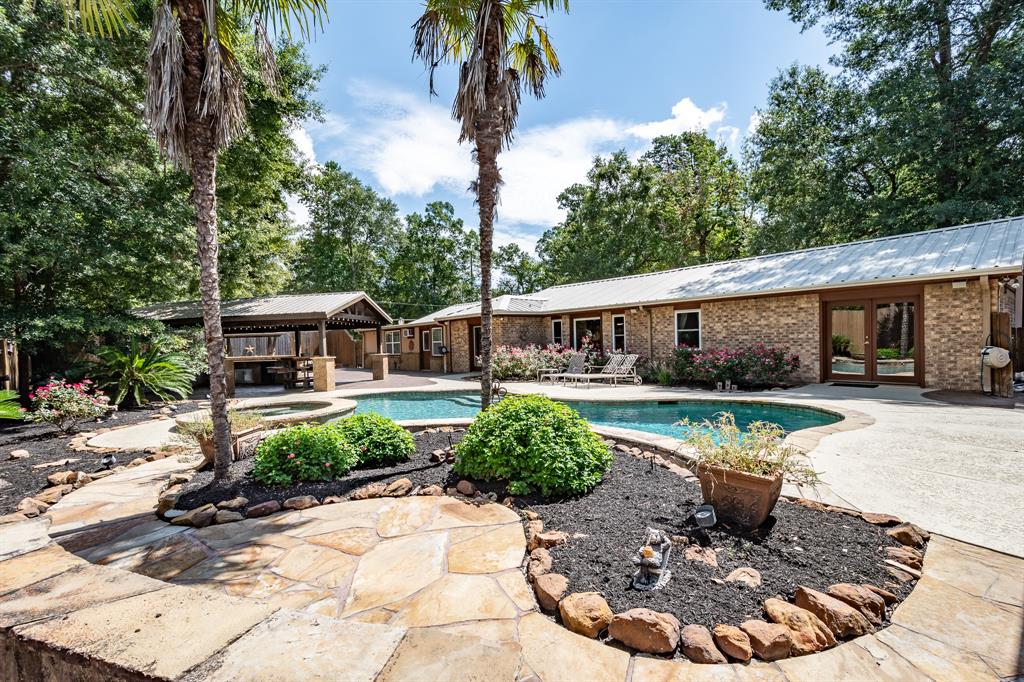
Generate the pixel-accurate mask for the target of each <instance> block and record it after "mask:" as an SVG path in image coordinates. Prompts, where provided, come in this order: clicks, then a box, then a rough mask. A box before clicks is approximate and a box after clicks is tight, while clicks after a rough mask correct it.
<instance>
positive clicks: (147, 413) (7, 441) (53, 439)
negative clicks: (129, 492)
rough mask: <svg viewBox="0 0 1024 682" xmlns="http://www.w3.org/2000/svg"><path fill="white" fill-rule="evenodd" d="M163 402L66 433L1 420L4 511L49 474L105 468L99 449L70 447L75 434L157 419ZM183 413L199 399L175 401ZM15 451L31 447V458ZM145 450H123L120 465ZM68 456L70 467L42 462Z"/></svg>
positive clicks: (1, 507)
mask: <svg viewBox="0 0 1024 682" xmlns="http://www.w3.org/2000/svg"><path fill="white" fill-rule="evenodd" d="M163 406H164V404H163V403H159V404H150V405H146V406H145V407H142V408H135V409H130V410H118V411H117V412H111V413H110V414H109V415H108V416H107V417H104V418H102V419H97V420H95V421H89V422H83V423H81V424H78V425H77V426H76V427H75V428H74V429H72V431H71V432H70V433H67V434H62V433H61V432H60V431H58V430H57V428H56V427H54V426H51V425H49V424H32V423H29V422H15V421H6V420H4V421H0V514H9V513H11V512H13V511H15V509H16V508H17V506H18V503H19V502H21V501H22V500H23V499H24V498H26V497H31V496H32V495H34V494H35V493H38V492H39V491H40V490H42V489H43V488H45V487H46V486H47V485H48V484H47V481H46V477H47V476H48V475H49V474H52V473H54V472H56V471H66V470H73V471H84V472H86V473H92V472H94V471H99V470H100V469H102V467H101V466H100V463H99V462H100V457H102V455H100V454H97V453H95V452H76V451H75V450H71V449H70V448H68V444H69V443H70V442H71V439H72V438H74V436H75V434H77V433H81V432H83V431H95V430H97V429H101V428H104V427H105V428H117V427H121V426H128V425H131V424H138V423H140V422H144V421H148V420H150V419H152V418H153V415H154V414H156V413H157V411H159V409H160V408H161V407H163ZM174 407H175V408H176V409H177V411H178V412H179V413H184V412H190V411H192V410H194V409H196V407H197V406H196V404H195V402H190V401H185V402H179V403H175V404H174ZM12 450H28V451H29V453H30V454H31V456H30V457H28V458H27V459H9V456H10V453H11V451H12ZM142 454H143V453H142V452H141V451H123V452H118V453H116V457H117V461H118V463H119V464H127V463H128V462H130V461H132V460H133V459H135V458H136V457H139V456H141V455H142ZM64 459H77V460H78V461H76V462H72V463H70V464H68V465H67V466H50V467H40V468H37V466H38V465H40V464H47V463H49V462H58V461H61V460H64Z"/></svg>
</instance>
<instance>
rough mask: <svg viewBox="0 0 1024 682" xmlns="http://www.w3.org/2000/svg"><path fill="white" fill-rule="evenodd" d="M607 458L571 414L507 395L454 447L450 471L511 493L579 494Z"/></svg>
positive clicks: (537, 399) (541, 400) (543, 401)
mask: <svg viewBox="0 0 1024 682" xmlns="http://www.w3.org/2000/svg"><path fill="white" fill-rule="evenodd" d="M611 462H612V453H611V450H610V449H609V448H608V446H607V445H605V444H604V441H603V440H602V439H601V437H600V436H598V435H597V434H596V433H594V432H593V431H591V430H590V426H589V424H587V421H586V420H585V419H583V418H582V417H581V416H580V415H579V414H578V413H577V412H576V411H575V410H573V409H572V408H570V407H569V406H568V405H565V404H563V403H559V402H555V401H553V400H551V399H549V398H546V397H544V396H540V395H528V396H509V397H508V398H505V399H504V400H502V401H501V402H499V403H498V404H496V405H494V406H493V407H490V408H489V409H487V410H486V411H484V412H482V413H480V415H479V416H477V418H476V419H475V420H474V421H473V424H472V425H471V426H470V427H469V429H468V430H467V431H466V435H465V437H464V438H463V439H462V441H461V442H459V444H458V445H456V446H455V471H456V472H458V473H459V474H461V475H464V476H470V477H472V478H477V479H484V480H493V479H500V480H506V481H508V482H509V484H508V490H509V492H511V493H513V494H519V495H522V494H525V493H526V492H527V491H528V490H529V489H531V488H536V489H538V490H540V492H541V493H542V494H543V495H568V494H579V493H585V492H588V491H589V490H591V489H592V488H593V487H594V486H595V485H597V484H598V483H600V482H601V477H602V476H603V475H604V472H605V471H607V470H608V467H609V466H611Z"/></svg>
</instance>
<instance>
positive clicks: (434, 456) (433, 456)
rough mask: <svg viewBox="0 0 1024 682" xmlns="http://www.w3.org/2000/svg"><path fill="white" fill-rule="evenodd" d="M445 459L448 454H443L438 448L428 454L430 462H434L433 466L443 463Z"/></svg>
mask: <svg viewBox="0 0 1024 682" xmlns="http://www.w3.org/2000/svg"><path fill="white" fill-rule="evenodd" d="M446 459H448V453H447V452H445V451H444V450H441V449H440V448H438V449H437V450H434V451H433V452H431V453H430V461H431V462H434V463H435V464H437V463H439V462H443V461H445V460H446Z"/></svg>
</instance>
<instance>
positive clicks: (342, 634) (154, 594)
mask: <svg viewBox="0 0 1024 682" xmlns="http://www.w3.org/2000/svg"><path fill="white" fill-rule="evenodd" d="M188 466H190V465H189V464H188V463H187V462H180V461H176V460H174V459H169V460H160V461H157V462H153V463H148V464H145V465H142V466H139V467H135V468H132V469H128V470H126V471H125V472H122V473H120V474H116V475H114V476H110V477H108V478H106V479H103V480H101V481H97V482H94V483H92V484H90V485H89V486H87V487H86V488H83V489H81V490H78V491H75V492H73V493H71V494H69V495H67V496H66V497H65V498H64V499H63V500H61V501H60V502H59V503H58V504H57V505H55V506H54V507H53V508H52V509H51V511H50V513H49V514H47V515H46V516H44V517H40V518H38V519H30V520H28V521H22V522H19V523H11V524H6V525H4V526H2V527H0V535H2V539H3V542H2V545H0V559H2V561H0V679H35V678H37V677H46V676H52V677H56V678H69V677H75V678H76V679H82V680H100V679H104V680H106V679H139V678H140V676H147V677H148V678H157V679H183V680H228V679H231V680H285V679H311V680H317V679H322V680H337V679H345V680H379V681H392V680H436V679H460V680H520V681H523V682H525V681H526V680H543V681H548V682H553V681H562V680H581V679H587V680H614V681H622V682H682V680H698V681H700V680H734V681H737V682H738V681H741V680H782V681H785V680H788V681H789V682H796V681H798V680H815V681H817V680H822V679H838V678H845V679H858V680H875V679H878V680H882V679H901V680H918V679H920V680H963V679H972V680H997V679H1000V678H1004V679H1005V678H1007V677H1012V676H1014V675H1017V674H1019V673H1020V670H1021V668H1020V661H1021V656H1022V654H1021V623H1022V619H1024V608H1022V607H1024V561H1022V560H1020V559H1017V558H1014V557H1009V556H1007V555H1002V554H999V553H997V552H992V551H989V550H985V549H981V548H978V547H975V546H971V545H967V544H964V543H961V542H957V541H954V540H950V539H947V538H943V537H941V536H936V535H933V536H932V541H931V543H930V544H929V548H928V552H927V555H926V557H925V564H924V577H923V578H922V580H921V581H920V582H919V584H918V586H917V588H916V589H915V590H914V592H913V593H912V594H911V595H910V597H909V598H908V599H907V600H906V601H905V602H904V603H903V604H902V605H901V606H900V607H899V608H898V609H897V611H896V613H895V615H894V617H893V623H892V625H890V626H889V627H887V628H884V629H882V630H879V631H878V632H875V633H874V634H871V635H867V636H864V637H860V638H857V639H855V640H852V641H850V642H847V643H845V644H842V645H840V646H838V647H836V648H834V649H831V650H829V651H827V652H824V653H819V654H815V655H812V656H805V657H800V658H792V659H786V660H782V661H778V662H776V663H770V664H767V663H754V664H750V665H747V666H741V665H718V666H707V665H696V664H693V663H688V662H683V661H678V660H663V659H655V658H648V657H642V656H630V655H629V654H628V653H626V652H625V651H622V650H619V649H616V648H613V647H610V646H607V645H605V644H602V643H600V642H597V641H595V640H590V639H586V638H584V637H581V636H578V635H575V634H573V633H571V632H569V631H568V630H566V629H565V628H563V627H561V626H560V625H557V624H555V623H554V622H552V621H551V620H549V619H548V618H547V617H546V616H544V615H543V614H541V613H540V612H539V611H538V609H537V606H536V603H535V601H534V597H533V593H532V591H531V590H530V589H529V587H528V585H527V583H526V580H525V578H524V575H523V573H522V571H521V569H520V565H521V563H522V559H523V554H524V551H525V540H524V537H523V532H522V528H521V525H520V523H519V519H518V516H517V515H516V514H515V513H514V512H513V511H511V510H509V509H507V508H505V507H502V506H500V505H496V504H490V505H484V506H474V505H471V504H467V503H465V502H462V501H460V500H457V499H454V498H449V497H419V498H395V499H391V498H386V499H374V500H363V501H358V502H344V503H339V504H333V505H324V506H320V507H314V508H311V509H306V510H302V511H291V512H285V513H281V514H276V515H273V516H269V517H265V518H262V519H251V520H246V521H241V522H237V523H233V524H227V525H222V526H212V527H208V528H204V529H191V528H183V527H178V526H170V525H167V524H165V523H163V522H161V521H158V520H156V519H155V517H154V516H153V515H152V510H153V509H154V508H155V499H156V494H157V491H158V490H159V488H160V486H161V485H162V484H163V482H164V480H165V479H166V478H167V476H168V475H169V474H170V473H171V472H173V471H177V470H180V469H183V468H186V467H188ZM147 500H148V502H147ZM144 508H145V510H144Z"/></svg>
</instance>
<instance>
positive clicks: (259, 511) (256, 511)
mask: <svg viewBox="0 0 1024 682" xmlns="http://www.w3.org/2000/svg"><path fill="white" fill-rule="evenodd" d="M279 511H281V503H280V502H278V501H277V500H267V501H266V502H260V503H259V504H254V505H253V506H251V507H249V510H248V511H247V513H246V515H247V516H248V517H249V518H250V519H255V518H259V517H260V516H267V515H268V514H273V513H275V512H279Z"/></svg>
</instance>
